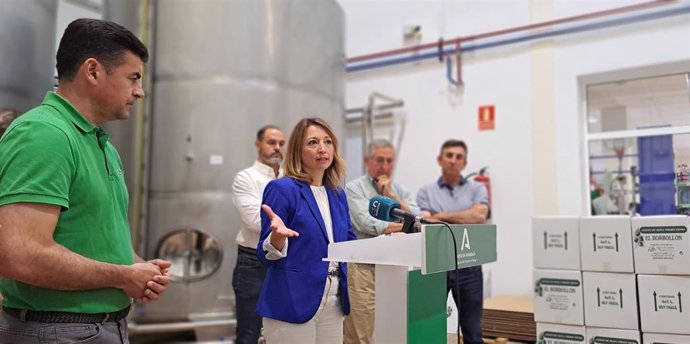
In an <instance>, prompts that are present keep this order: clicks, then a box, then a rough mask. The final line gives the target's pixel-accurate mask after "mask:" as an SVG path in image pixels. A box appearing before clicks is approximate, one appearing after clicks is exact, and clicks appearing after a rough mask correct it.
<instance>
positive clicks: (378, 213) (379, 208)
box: [369, 196, 400, 222]
mask: <svg viewBox="0 0 690 344" xmlns="http://www.w3.org/2000/svg"><path fill="white" fill-rule="evenodd" d="M395 208H398V209H400V203H398V202H396V201H395V200H394V199H392V198H388V197H383V196H374V197H372V198H371V199H370V200H369V215H371V216H373V217H375V218H377V219H379V220H381V221H387V222H395V221H397V220H398V219H397V218H395V217H392V216H391V210H393V209H395Z"/></svg>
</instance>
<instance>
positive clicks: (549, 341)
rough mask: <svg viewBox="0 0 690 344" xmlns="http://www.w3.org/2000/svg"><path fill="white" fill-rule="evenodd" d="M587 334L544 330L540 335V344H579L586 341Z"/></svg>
mask: <svg viewBox="0 0 690 344" xmlns="http://www.w3.org/2000/svg"><path fill="white" fill-rule="evenodd" d="M584 341H585V336H583V335H581V334H578V333H567V332H554V331H544V332H543V333H541V334H540V335H539V341H538V342H537V343H538V344H571V343H572V344H578V343H584Z"/></svg>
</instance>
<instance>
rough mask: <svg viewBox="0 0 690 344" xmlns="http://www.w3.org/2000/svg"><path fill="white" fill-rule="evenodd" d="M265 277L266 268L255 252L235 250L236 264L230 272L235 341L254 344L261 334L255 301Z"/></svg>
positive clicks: (238, 343) (239, 343)
mask: <svg viewBox="0 0 690 344" xmlns="http://www.w3.org/2000/svg"><path fill="white" fill-rule="evenodd" d="M264 277H266V268H265V267H264V266H263V265H262V264H261V262H260V261H259V259H258V258H256V254H249V253H247V252H244V251H238V252H237V265H235V270H234V271H233V273H232V288H233V289H234V290H235V313H236V314H237V329H236V331H235V337H236V338H235V343H237V344H256V343H257V342H258V341H259V336H261V325H262V324H261V316H260V315H258V314H256V301H257V300H258V299H259V293H260V292H261V286H262V285H263V284H264Z"/></svg>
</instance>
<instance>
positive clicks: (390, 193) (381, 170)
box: [343, 139, 420, 344]
mask: <svg viewBox="0 0 690 344" xmlns="http://www.w3.org/2000/svg"><path fill="white" fill-rule="evenodd" d="M394 159H395V150H394V149H393V145H392V144H391V143H390V142H389V141H387V140H383V139H378V140H374V141H373V142H371V143H370V144H369V145H368V147H367V155H366V156H365V157H364V165H365V166H366V168H367V174H365V175H363V176H361V177H359V178H357V179H355V180H353V181H350V182H349V183H347V185H345V193H346V195H347V203H348V205H349V207H350V218H351V219H352V226H353V227H354V228H355V234H356V235H357V238H358V239H368V238H373V237H376V236H379V235H381V234H388V233H393V232H400V231H401V230H402V226H403V224H402V223H401V222H386V221H381V220H377V219H376V218H374V217H372V216H371V215H369V199H370V198H371V197H374V196H376V195H382V196H386V197H389V198H392V199H394V200H396V201H397V202H398V203H400V206H401V208H402V209H403V210H404V211H407V212H411V213H413V214H415V215H419V214H420V211H419V208H418V207H417V206H416V205H415V204H414V199H413V197H412V193H410V192H408V191H407V190H406V189H405V188H404V187H403V186H402V185H400V184H398V183H393V181H392V180H391V174H392V172H393V163H394ZM348 271H349V272H348V292H349V295H350V315H349V316H347V317H346V318H345V324H344V327H343V328H344V332H345V334H344V342H345V344H354V343H365V344H366V343H372V342H373V337H374V298H375V294H374V291H375V276H374V265H373V264H356V263H348Z"/></svg>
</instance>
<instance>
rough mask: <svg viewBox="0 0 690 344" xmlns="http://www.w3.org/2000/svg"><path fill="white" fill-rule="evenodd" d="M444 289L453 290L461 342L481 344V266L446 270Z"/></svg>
mask: <svg viewBox="0 0 690 344" xmlns="http://www.w3.org/2000/svg"><path fill="white" fill-rule="evenodd" d="M446 290H447V291H450V290H452V291H453V299H454V300H455V305H456V306H457V307H458V317H459V318H460V328H461V329H462V338H463V343H465V344H482V343H483V342H484V341H483V340H482V310H483V308H484V280H483V278H482V267H481V265H480V266H473V267H470V268H465V269H459V270H454V271H448V285H447V286H446Z"/></svg>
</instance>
